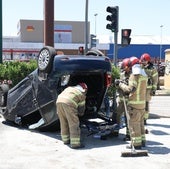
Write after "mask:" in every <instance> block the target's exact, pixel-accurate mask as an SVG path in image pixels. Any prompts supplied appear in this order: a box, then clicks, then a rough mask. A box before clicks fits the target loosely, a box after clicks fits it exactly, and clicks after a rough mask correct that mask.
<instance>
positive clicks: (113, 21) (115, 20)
mask: <svg viewBox="0 0 170 169" xmlns="http://www.w3.org/2000/svg"><path fill="white" fill-rule="evenodd" d="M106 11H107V12H109V13H111V14H109V15H107V17H106V20H107V21H110V23H108V24H107V25H106V29H110V30H111V31H112V32H118V27H119V7H118V6H114V7H110V6H108V7H107V8H106Z"/></svg>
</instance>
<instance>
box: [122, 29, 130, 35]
mask: <svg viewBox="0 0 170 169" xmlns="http://www.w3.org/2000/svg"><path fill="white" fill-rule="evenodd" d="M131 31H132V30H131V29H122V36H125V37H130V34H131Z"/></svg>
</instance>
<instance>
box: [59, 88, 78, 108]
mask: <svg viewBox="0 0 170 169" xmlns="http://www.w3.org/2000/svg"><path fill="white" fill-rule="evenodd" d="M79 94H80V91H78V90H77V91H75V93H74V95H73V97H70V96H69V97H67V96H62V98H65V99H68V100H69V101H71V102H72V103H73V104H74V106H75V107H76V108H77V107H78V104H77V103H76V102H75V101H74V98H75V96H78V95H79ZM79 104H80V103H79Z"/></svg>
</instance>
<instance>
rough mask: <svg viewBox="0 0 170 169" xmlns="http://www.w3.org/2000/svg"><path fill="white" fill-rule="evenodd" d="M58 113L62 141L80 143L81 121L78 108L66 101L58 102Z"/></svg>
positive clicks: (72, 143) (73, 143)
mask: <svg viewBox="0 0 170 169" xmlns="http://www.w3.org/2000/svg"><path fill="white" fill-rule="evenodd" d="M57 113H58V117H59V119H60V127H61V138H62V141H63V142H64V143H68V142H70V144H71V145H80V122H79V117H78V111H77V109H76V108H74V107H71V106H69V105H67V104H65V103H57Z"/></svg>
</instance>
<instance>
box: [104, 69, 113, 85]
mask: <svg viewBox="0 0 170 169" xmlns="http://www.w3.org/2000/svg"><path fill="white" fill-rule="evenodd" d="M105 82H106V86H107V87H109V86H110V85H111V83H112V75H111V73H110V72H107V73H106V74H105Z"/></svg>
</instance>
